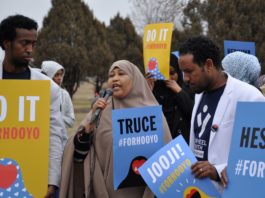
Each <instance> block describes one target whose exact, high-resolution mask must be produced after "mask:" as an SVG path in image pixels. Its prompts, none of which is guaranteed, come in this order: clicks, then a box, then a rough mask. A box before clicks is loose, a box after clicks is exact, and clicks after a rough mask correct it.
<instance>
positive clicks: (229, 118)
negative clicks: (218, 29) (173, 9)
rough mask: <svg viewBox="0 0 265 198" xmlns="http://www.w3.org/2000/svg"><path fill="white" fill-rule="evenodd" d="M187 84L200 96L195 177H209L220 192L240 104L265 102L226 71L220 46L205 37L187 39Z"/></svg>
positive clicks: (194, 129)
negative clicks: (244, 102) (240, 102)
mask: <svg viewBox="0 0 265 198" xmlns="http://www.w3.org/2000/svg"><path fill="white" fill-rule="evenodd" d="M179 53H180V57H179V66H180V69H181V70H182V71H183V72H184V81H185V82H186V83H188V85H189V87H190V89H191V90H192V91H193V92H195V93H196V95H195V104H194V108H193V112H192V120H191V130H190V131H191V133H190V147H191V149H192V150H193V153H194V154H195V156H196V157H197V159H198V162H197V163H195V164H193V165H192V167H191V168H192V172H193V174H195V177H197V178H199V179H202V178H205V177H209V178H210V179H211V180H212V181H213V182H214V184H215V186H216V187H217V188H218V190H219V191H220V192H222V191H223V186H222V185H221V182H220V177H221V171H222V170H223V169H224V168H225V167H226V165H227V160H228V153H229V150H230V143H231V137H232V132H233V125H234V120H235V110H236V106H237V102H238V101H265V99H264V97H263V95H262V94H261V93H260V92H259V91H258V90H257V89H256V88H255V87H253V86H251V85H249V84H247V83H245V82H242V81H240V80H237V79H235V78H233V77H232V76H230V75H229V74H227V73H225V72H223V71H222V66H221V59H220V51H219V48H218V47H217V45H216V44H215V43H214V42H213V41H212V40H210V39H208V38H207V37H204V36H198V37H194V38H191V39H189V40H187V41H186V42H185V43H184V44H183V45H182V46H181V47H180V50H179Z"/></svg>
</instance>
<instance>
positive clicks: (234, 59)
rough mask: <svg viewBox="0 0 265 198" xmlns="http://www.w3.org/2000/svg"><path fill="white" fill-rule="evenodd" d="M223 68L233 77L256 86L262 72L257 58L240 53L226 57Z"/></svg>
mask: <svg viewBox="0 0 265 198" xmlns="http://www.w3.org/2000/svg"><path fill="white" fill-rule="evenodd" d="M222 66H223V68H224V70H225V71H226V72H228V73H229V74H230V75H231V76H233V77H234V78H237V79H239V80H241V81H244V82H246V83H249V84H254V82H255V81H256V80H257V79H258V77H259V74H260V70H261V66H260V63H259V60H258V59H257V57H256V56H254V55H251V54H246V53H243V52H239V51H236V52H233V53H230V54H228V55H226V56H225V57H224V59H223V60H222Z"/></svg>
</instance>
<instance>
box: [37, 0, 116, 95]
mask: <svg viewBox="0 0 265 198" xmlns="http://www.w3.org/2000/svg"><path fill="white" fill-rule="evenodd" d="M105 29H106V28H105V26H104V25H103V24H101V23H99V22H98V21H97V20H96V19H94V16H93V13H92V12H91V11H90V10H89V8H88V6H87V5H86V4H84V3H83V2H82V1H81V0H66V1H64V0H52V8H51V10H50V11H49V13H48V16H47V17H45V18H44V22H43V28H42V29H41V30H40V32H39V38H38V43H37V46H36V54H35V60H36V63H37V64H41V62H42V61H43V60H54V61H56V62H58V63H60V64H62V65H63V66H64V67H65V71H66V74H65V77H64V86H65V87H66V89H67V90H68V92H69V94H70V95H71V96H73V94H74V93H75V92H76V90H77V88H78V87H79V84H80V80H82V79H84V78H85V77H86V76H87V75H89V76H91V75H95V74H98V75H101V74H102V73H105V68H106V65H107V66H109V64H110V62H111V61H112V60H113V56H112V54H111V53H110V50H109V47H108V44H107V42H106V30H105Z"/></svg>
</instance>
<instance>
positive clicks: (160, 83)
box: [146, 54, 193, 143]
mask: <svg viewBox="0 0 265 198" xmlns="http://www.w3.org/2000/svg"><path fill="white" fill-rule="evenodd" d="M169 70H170V71H169V72H170V73H169V74H170V79H169V80H155V79H154V78H152V76H151V74H150V73H148V74H147V76H146V78H147V82H148V84H149V85H150V88H151V89H152V90H153V94H154V96H155V97H156V99H157V101H158V102H159V104H160V105H162V108H163V113H164V114H165V117H166V119H167V123H168V126H169V129H170V132H171V135H172V138H175V137H177V136H178V135H179V134H182V135H183V137H184V139H185V140H186V142H187V143H189V136H190V119H191V113H192V108H193V95H192V94H191V93H190V92H189V90H188V88H187V86H185V84H184V82H183V75H182V72H181V70H180V69H179V65H178V58H177V57H176V56H175V55H174V54H170V69H169Z"/></svg>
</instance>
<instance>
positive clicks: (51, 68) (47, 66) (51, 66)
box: [41, 61, 65, 83]
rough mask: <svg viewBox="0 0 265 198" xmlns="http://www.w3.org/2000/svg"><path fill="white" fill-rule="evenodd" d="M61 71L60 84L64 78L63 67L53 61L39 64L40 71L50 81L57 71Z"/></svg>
mask: <svg viewBox="0 0 265 198" xmlns="http://www.w3.org/2000/svg"><path fill="white" fill-rule="evenodd" d="M61 69H62V70H63V75H62V82H63V77H64V72H65V71H64V67H63V66H62V65H60V64H59V63H57V62H55V61H43V62H42V64H41V70H42V71H43V72H45V73H46V74H47V76H49V77H50V78H51V79H53V77H54V75H55V74H56V72H57V71H58V70H61ZM62 82H61V83H62Z"/></svg>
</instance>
